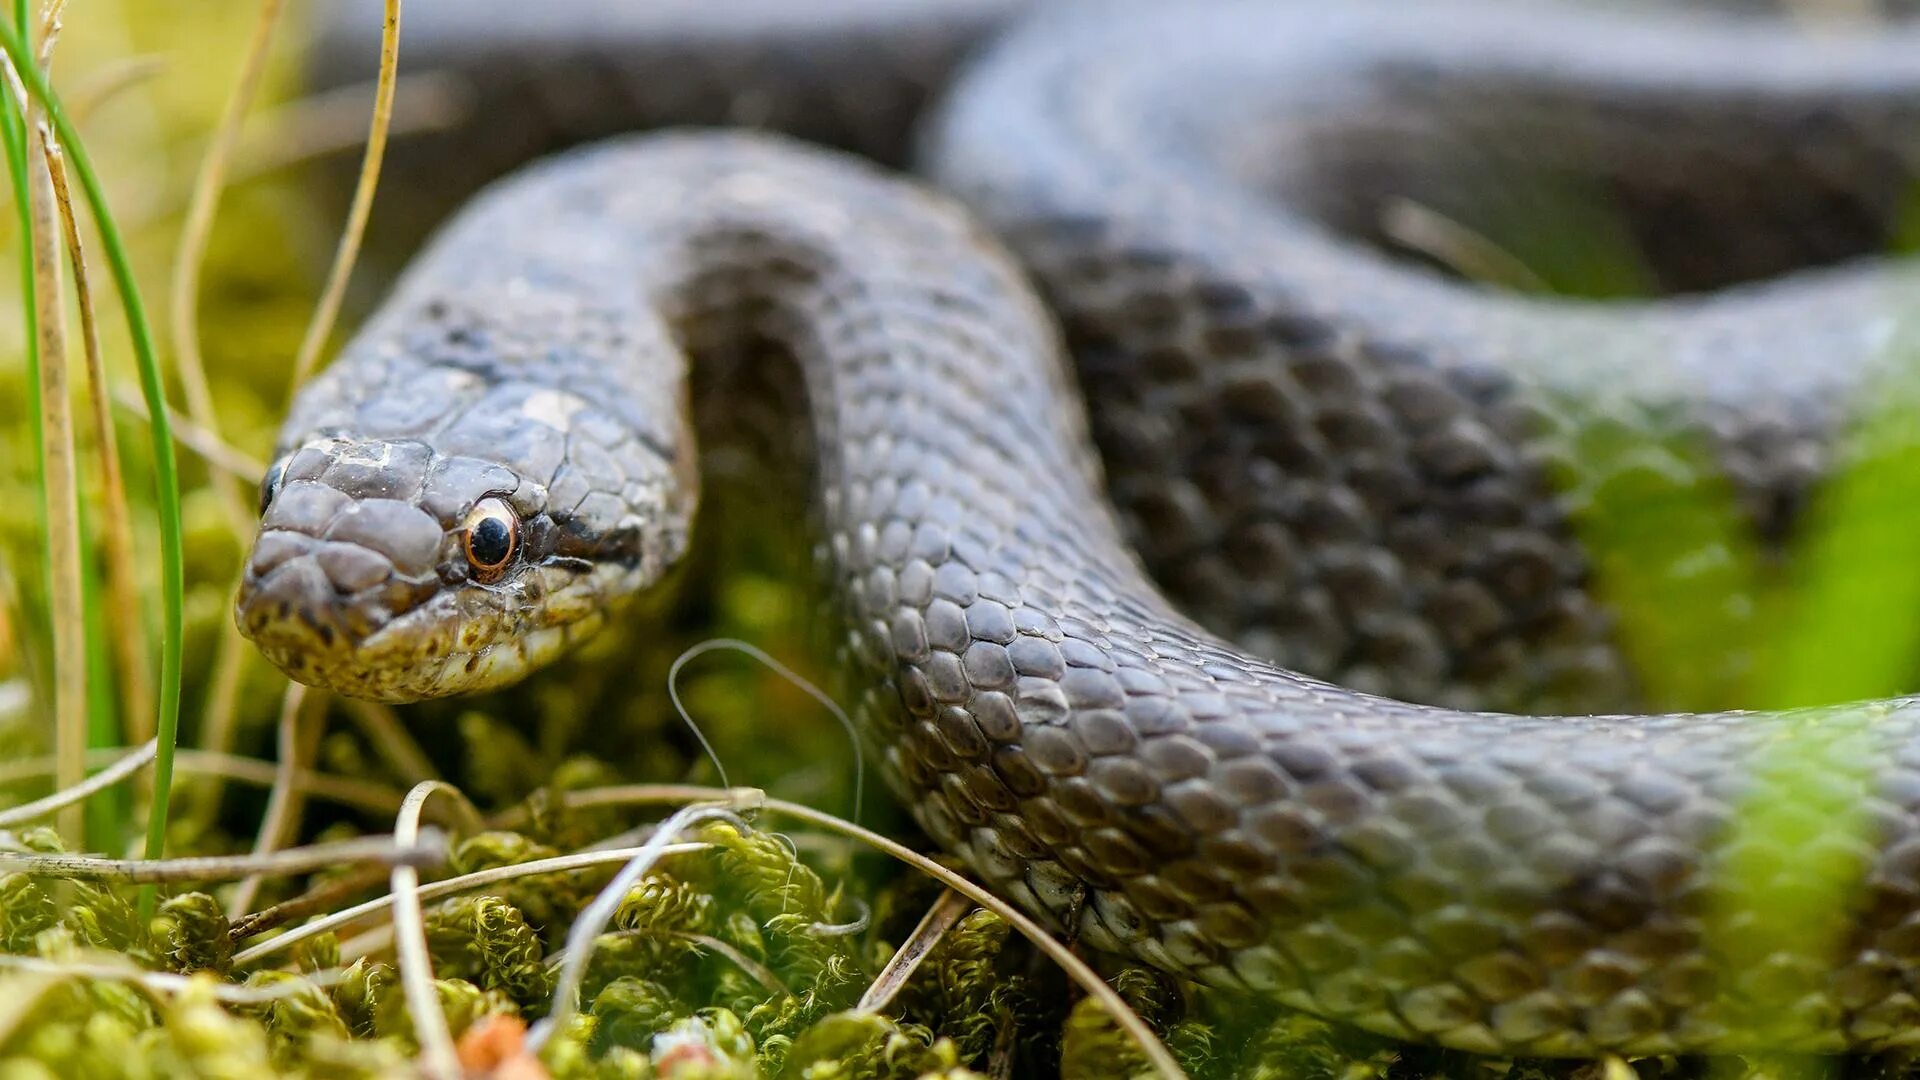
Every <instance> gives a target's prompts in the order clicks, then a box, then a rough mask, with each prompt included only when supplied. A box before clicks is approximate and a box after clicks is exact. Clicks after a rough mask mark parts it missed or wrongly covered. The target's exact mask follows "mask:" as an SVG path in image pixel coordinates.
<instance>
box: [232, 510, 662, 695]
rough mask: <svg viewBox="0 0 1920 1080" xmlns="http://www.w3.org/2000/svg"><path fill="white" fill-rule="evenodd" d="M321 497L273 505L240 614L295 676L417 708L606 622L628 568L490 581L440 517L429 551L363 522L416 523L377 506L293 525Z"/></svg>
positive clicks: (539, 657) (535, 663)
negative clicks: (471, 570) (608, 603)
mask: <svg viewBox="0 0 1920 1080" xmlns="http://www.w3.org/2000/svg"><path fill="white" fill-rule="evenodd" d="M314 498H315V497H314V496H313V495H312V494H311V493H306V492H303V491H301V490H300V486H299V485H288V487H287V489H286V490H285V491H283V492H282V493H281V494H280V495H279V497H278V498H277V499H276V501H275V504H274V506H272V507H270V508H269V511H268V514H267V516H266V519H265V524H263V527H262V529H261V532H260V535H259V537H258V538H257V539H256V541H255V542H254V547H253V551H252V553H251V554H250V556H249V557H248V561H247V566H246V573H245V575H244V576H243V579H242V581H241V584H240V590H239V594H238V597H237V599H236V601H235V604H234V619H235V622H236V623H237V624H238V626H239V629H240V631H241V633H242V635H244V636H245V637H246V638H248V639H249V640H251V641H252V642H253V643H254V645H255V646H256V647H258V648H259V650H260V652H261V654H262V655H264V656H265V657H266V658H267V659H268V660H269V661H271V662H272V663H273V664H274V665H275V666H276V667H278V668H280V670H281V671H283V672H285V673H286V675H287V676H288V677H289V678H291V679H293V680H294V681H295V682H300V683H304V684H307V685H309V686H316V687H322V688H325V689H328V690H331V691H334V692H336V693H339V694H342V695H345V696H347V697H354V698H362V699H367V700H375V701H387V702H407V701H417V700H421V699H424V698H432V697H443V696H447V695H451V694H459V693H470V692H474V691H479V690H486V689H491V688H494V687H498V686H501V685H504V684H507V683H510V682H513V681H516V680H518V679H519V678H521V677H523V676H525V675H526V674H528V673H529V672H531V671H532V670H533V669H535V668H537V667H539V666H540V665H542V664H544V663H546V662H548V661H549V660H551V659H553V658H554V657H556V656H558V655H559V654H560V653H561V652H563V651H564V650H565V649H566V648H567V647H568V646H569V645H570V644H571V643H572V642H573V641H575V640H578V639H579V638H580V637H581V636H583V635H586V634H589V633H591V632H592V631H593V630H594V629H596V628H598V627H599V626H600V625H601V623H602V622H603V621H604V619H605V617H606V615H605V612H604V611H603V608H604V606H605V605H604V603H603V601H604V600H605V598H606V595H607V594H608V593H609V592H613V591H616V587H615V583H614V582H613V581H612V579H614V578H619V577H622V576H623V575H626V574H628V573H630V571H629V569H628V568H626V567H623V566H619V565H612V564H600V563H593V562H587V561H584V560H579V559H568V558H552V559H548V560H545V561H543V562H540V563H538V564H533V565H526V566H522V567H520V568H519V569H518V571H517V572H516V573H515V574H514V576H512V577H511V578H510V579H508V580H507V581H504V582H501V583H498V584H480V583H478V582H476V581H474V580H472V579H471V578H470V577H468V576H465V575H463V574H461V573H459V572H457V569H456V565H455V560H458V559H461V558H462V556H460V555H459V554H458V545H459V541H458V538H457V536H456V535H454V534H441V533H440V530H439V528H438V526H437V525H436V526H435V531H436V534H437V539H436V541H435V543H433V544H431V545H429V544H426V543H425V542H424V537H417V538H416V540H415V542H412V543H409V542H408V541H407V540H406V539H405V532H406V530H404V529H400V530H395V529H392V528H383V529H379V530H373V529H360V528H358V527H357V526H355V525H354V524H352V522H353V521H354V520H355V517H356V515H358V516H367V515H372V516H375V517H380V518H382V524H384V525H386V526H392V525H394V524H395V523H396V522H403V521H406V520H407V518H406V517H405V516H404V515H403V514H399V513H397V512H395V511H393V510H391V509H381V508H379V507H377V506H376V507H375V508H373V509H371V510H368V509H366V506H367V504H368V503H369V502H376V501H375V500H362V501H361V502H359V503H355V504H351V505H349V506H348V507H346V508H345V510H343V511H342V512H339V513H336V514H334V515H333V516H332V517H331V518H330V519H329V522H330V523H329V524H328V525H327V526H326V527H325V528H318V529H315V528H309V527H302V526H298V525H288V524H286V521H287V520H288V519H297V518H299V517H300V515H301V514H302V513H303V511H302V510H301V504H302V502H303V501H311V500H313V499H314ZM281 500H285V501H287V502H288V503H289V508H288V509H286V510H285V511H282V510H281V508H280V506H279V503H280V501H281ZM342 522H346V523H347V524H345V525H342V524H341V523H342ZM356 532H358V533H364V534H365V535H355V534H356ZM349 537H352V538H349ZM376 538H377V542H376ZM429 552H431V553H432V554H428V553H429ZM462 565H463V564H462Z"/></svg>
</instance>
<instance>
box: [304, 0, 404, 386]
mask: <svg viewBox="0 0 1920 1080" xmlns="http://www.w3.org/2000/svg"><path fill="white" fill-rule="evenodd" d="M399 66H400V0H386V20H385V24H384V26H383V27H382V29H381V32H380V81H379V86H378V89H377V90H376V92H375V94H374V101H373V121H372V123H371V124H370V125H369V126H368V129H367V150H366V153H365V155H364V156H362V157H361V159H360V179H359V182H358V183H356V184H355V185H354V189H353V203H352V205H351V206H350V207H349V208H348V210H347V225H346V228H345V229H344V230H343V231H342V232H341V234H340V246H339V248H338V249H336V250H335V252H334V255H333V266H332V268H331V269H329V270H328V272H327V284H326V288H325V289H324V290H323V291H322V292H321V294H320V302H319V303H318V304H316V305H315V306H314V311H313V319H312V321H311V322H309V323H308V324H307V332H306V336H305V337H303V338H302V339H301V341H300V351H299V353H297V354H296V355H295V357H294V362H293V381H292V383H291V385H290V386H289V388H288V393H289V394H291V393H292V392H293V391H295V390H298V389H299V388H300V386H301V385H302V384H304V383H305V382H306V381H307V376H309V375H311V374H313V369H314V366H315V365H316V364H318V363H319V361H320V350H321V349H323V348H325V347H326V344H327V337H328V335H329V334H331V333H332V332H333V323H334V320H335V319H337V318H338V317H339V315H340V303H341V301H342V300H343V299H344V298H345V297H346V295H347V279H348V277H350V276H351V275H352V273H353V264H354V261H355V260H356V259H357V258H358V257H359V255H360V241H361V239H362V238H363V237H364V236H365V235H366V231H367V217H368V215H369V214H371V213H372V212H373V193H374V190H375V189H376V188H378V187H379V185H380V162H381V159H382V158H383V157H385V156H386V152H387V130H388V128H389V127H390V126H391V124H392V121H393V92H394V76H395V74H396V73H397V72H398V70H399Z"/></svg>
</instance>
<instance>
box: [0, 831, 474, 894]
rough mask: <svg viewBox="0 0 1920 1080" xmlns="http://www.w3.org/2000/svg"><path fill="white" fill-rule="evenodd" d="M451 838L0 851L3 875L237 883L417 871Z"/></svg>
mask: <svg viewBox="0 0 1920 1080" xmlns="http://www.w3.org/2000/svg"><path fill="white" fill-rule="evenodd" d="M446 858H447V843H446V838H445V837H444V836H442V835H441V834H440V832H439V831H438V830H436V829H426V830H422V831H421V832H420V833H419V834H418V835H415V836H409V837H408V838H407V839H406V840H404V841H400V840H393V839H389V838H388V837H384V836H357V837H354V838H353V839H351V840H336V841H333V842H331V843H325V844H313V845H311V846H308V847H298V848H288V849H287V850H285V851H276V852H274V853H272V854H270V855H192V856H187V857H185V858H178V859H101V858H95V857H94V856H91V855H64V854H43V853H41V852H35V851H0V873H15V872H17V873H23V874H32V875H34V876H37V877H60V878H68V879H72V880H79V881H126V882H133V883H135V884H141V885H146V884H152V883H155V882H163V881H231V880H233V879H234V878H240V877H246V876H248V875H256V876H274V877H290V876H292V875H295V874H310V873H312V872H313V871H315V870H324V869H326V868H328V867H331V866H339V865H342V864H347V863H364V862H370V863H379V864H381V865H383V866H394V867H404V868H406V869H409V870H415V871H417V870H418V869H419V868H420V867H422V866H439V865H441V864H442V863H444V862H445V861H446Z"/></svg>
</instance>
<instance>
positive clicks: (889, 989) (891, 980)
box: [855, 889, 973, 1012]
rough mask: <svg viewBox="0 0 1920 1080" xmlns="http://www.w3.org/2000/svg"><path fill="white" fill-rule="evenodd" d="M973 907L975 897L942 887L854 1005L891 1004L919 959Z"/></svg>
mask: <svg viewBox="0 0 1920 1080" xmlns="http://www.w3.org/2000/svg"><path fill="white" fill-rule="evenodd" d="M972 910H973V901H971V900H969V899H967V898H966V897H964V896H961V895H960V894H959V893H957V892H954V891H953V890H952V889H947V890H945V891H943V892H942V893H941V894H940V898H939V899H938V900H935V901H934V902H933V906H932V907H930V908H928V909H927V913H926V914H925V915H924V916H922V917H921V919H920V925H918V926H916V927H914V928H913V933H911V934H909V935H907V940H906V941H904V942H902V943H901V945H900V947H899V948H898V949H896V950H894V953H893V957H892V958H891V959H889V960H888V961H887V966H886V967H883V968H881V969H880V974H878V975H876V976H874V979H873V983H872V985H870V986H868V987H867V992H866V993H864V994H861V995H860V1004H859V1005H857V1006H855V1008H858V1009H865V1010H867V1011H869V1012H879V1011H880V1010H882V1009H885V1008H886V1007H887V1006H888V1005H890V1004H892V1003H893V998H894V995H895V994H898V993H899V992H900V988H901V987H903V986H905V985H907V980H908V979H910V978H912V977H913V973H914V970H915V969H917V968H918V967H919V966H920V961H922V960H925V959H926V958H927V954H928V953H931V952H932V951H933V949H934V946H936V945H938V944H940V941H941V939H942V938H945V937H946V936H947V932H948V931H949V930H952V929H953V924H955V923H957V922H959V921H960V917H961V916H962V915H965V914H966V913H967V912H969V911H972Z"/></svg>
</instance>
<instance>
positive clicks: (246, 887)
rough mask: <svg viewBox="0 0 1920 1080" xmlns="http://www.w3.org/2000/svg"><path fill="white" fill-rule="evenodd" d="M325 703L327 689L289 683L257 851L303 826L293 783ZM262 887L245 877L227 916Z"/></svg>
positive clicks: (248, 904) (314, 741)
mask: <svg viewBox="0 0 1920 1080" xmlns="http://www.w3.org/2000/svg"><path fill="white" fill-rule="evenodd" d="M326 704H327V695H326V693H325V692H324V691H317V690H316V691H313V692H311V693H309V692H308V690H307V687H305V686H303V685H301V684H300V683H296V682H290V683H288V684H287V692H286V696H284V697H282V698H281V699H280V723H279V753H278V755H277V758H276V761H275V763H274V765H275V768H274V776H273V789H272V790H271V791H270V792H269V793H268V795H267V809H266V813H264V814H262V815H261V817H260V831H259V832H258V833H257V834H255V836H254V839H253V853H254V854H255V855H265V854H266V853H268V852H270V851H272V850H274V849H275V848H277V847H279V846H280V845H282V844H284V843H286V842H287V839H288V838H289V837H290V836H292V835H293V833H294V832H295V831H296V830H297V829H298V828H299V826H300V810H301V808H302V804H303V803H304V800H303V799H302V798H301V797H300V793H299V790H298V789H297V788H296V787H295V786H294V783H293V776H294V773H295V772H297V771H298V770H300V769H302V768H304V767H306V763H307V762H308V761H310V760H312V759H313V755H314V753H315V752H316V751H317V750H318V748H319V744H320V733H321V732H322V731H323V730H324V729H325V727H326V724H325V722H324V716H325V711H326ZM259 891H260V881H259V879H257V878H248V879H247V880H245V881H242V882H241V883H240V885H239V887H237V888H235V889H234V890H233V896H232V897H231V898H230V899H229V900H228V901H227V914H228V916H229V917H238V916H239V915H241V914H243V913H244V912H246V911H248V910H250V909H252V907H253V898H254V894H256V893H258V892H259Z"/></svg>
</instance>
